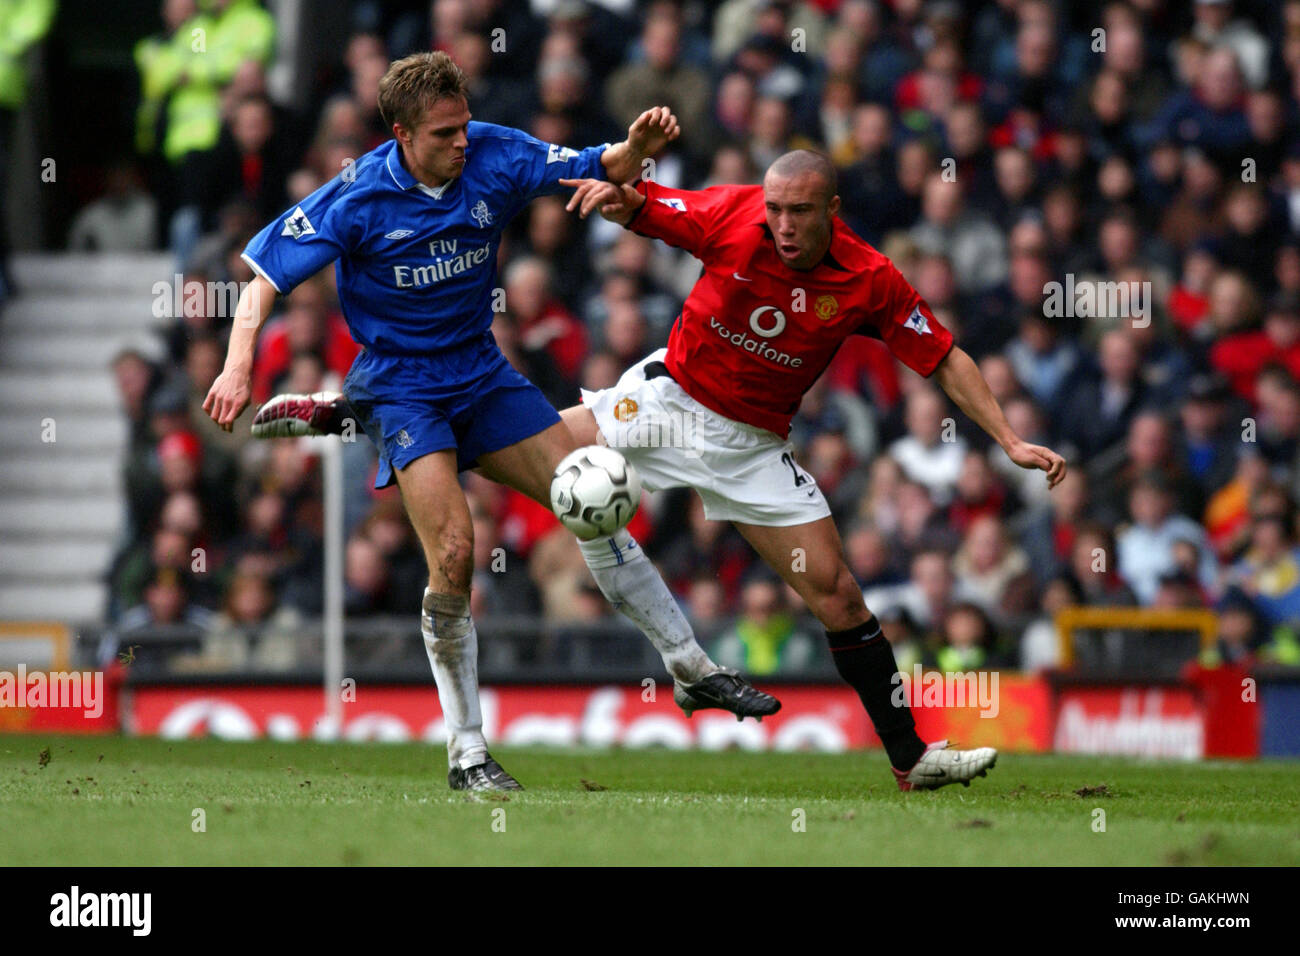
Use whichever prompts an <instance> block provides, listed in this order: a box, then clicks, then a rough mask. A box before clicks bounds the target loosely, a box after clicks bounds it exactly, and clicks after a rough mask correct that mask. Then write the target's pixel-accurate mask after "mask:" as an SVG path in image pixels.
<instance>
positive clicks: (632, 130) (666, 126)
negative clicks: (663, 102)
mask: <svg viewBox="0 0 1300 956" xmlns="http://www.w3.org/2000/svg"><path fill="white" fill-rule="evenodd" d="M680 135H682V128H681V127H680V126H679V125H678V124H677V117H676V116H674V115H673V111H672V110H670V109H669V108H668V107H666V106H655V107H653V108H651V109H648V110H646V111H645V112H644V113H642V114H641V115H640V116H638V117H637V118H636V120H635V121H633V123H632V125H631V126H629V127H628V128H627V144H628V145H629V146H631V147H632V149H634V150H636V152H637V153H638V154H640V155H641V156H643V157H644V156H653V155H654V154H655V153H657V152H659V150H661V149H663V148H664V147H665V146H667V145H668V144H669V143H671V142H672V141H673V140H675V139H676V138H677V137H678V136H680Z"/></svg>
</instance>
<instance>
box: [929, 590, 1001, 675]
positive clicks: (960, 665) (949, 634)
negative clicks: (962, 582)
mask: <svg viewBox="0 0 1300 956" xmlns="http://www.w3.org/2000/svg"><path fill="white" fill-rule="evenodd" d="M939 633H940V640H941V641H942V643H941V644H940V645H939V649H938V651H936V652H935V660H934V662H935V665H936V666H937V667H938V668H939V670H941V671H943V672H944V673H947V674H960V673H963V672H965V671H975V670H981V669H983V668H986V667H990V666H994V663H995V660H994V651H995V648H996V645H997V633H996V632H995V631H994V630H993V622H992V621H990V620H989V617H988V615H987V614H985V613H984V611H983V610H982V609H981V608H980V607H979V606H978V605H975V604H968V603H962V604H956V605H954V606H953V607H951V608H949V609H948V611H947V612H946V613H945V614H944V616H943V624H942V626H941V628H940V631H939Z"/></svg>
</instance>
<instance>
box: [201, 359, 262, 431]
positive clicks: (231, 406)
mask: <svg viewBox="0 0 1300 956" xmlns="http://www.w3.org/2000/svg"><path fill="white" fill-rule="evenodd" d="M251 397H252V388H251V387H250V385H249V375H248V372H247V371H244V370H242V369H238V368H235V369H226V370H225V371H223V372H222V373H221V374H220V375H218V376H217V380H216V381H215V382H213V383H212V388H210V389H208V397H207V398H205V399H204V400H203V410H204V411H205V412H207V413H208V414H209V415H210V416H211V417H212V420H213V421H214V422H216V423H217V424H218V425H220V426H221V427H222V428H223V429H225V430H226V431H230V430H231V429H232V428H234V427H235V419H236V418H238V417H239V415H240V413H241V412H242V411H243V410H244V409H245V408H247V407H248V400H249V399H250V398H251Z"/></svg>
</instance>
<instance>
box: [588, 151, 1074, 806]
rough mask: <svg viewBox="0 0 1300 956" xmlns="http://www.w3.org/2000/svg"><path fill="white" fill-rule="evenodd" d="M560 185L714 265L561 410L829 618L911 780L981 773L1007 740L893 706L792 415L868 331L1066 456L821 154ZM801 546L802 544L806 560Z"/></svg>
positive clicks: (1029, 449)
mask: <svg viewBox="0 0 1300 956" xmlns="http://www.w3.org/2000/svg"><path fill="white" fill-rule="evenodd" d="M562 184H563V185H568V186H573V187H575V188H576V192H575V193H574V195H573V197H572V198H571V199H570V201H569V209H570V210H574V209H577V210H578V211H579V213H580V214H581V215H582V216H584V217H585V216H587V215H588V214H590V213H591V212H592V211H595V210H598V211H599V212H600V214H601V215H602V216H604V217H605V218H606V219H608V220H610V221H612V222H617V223H619V224H621V225H623V226H624V227H626V228H629V229H631V230H633V231H634V232H637V233H640V234H641V235H644V236H650V237H652V238H656V239H662V240H663V241H664V242H667V243H669V244H671V245H674V246H677V247H679V248H682V249H685V250H686V251H687V252H689V253H691V254H692V255H693V256H695V257H696V258H697V259H699V260H700V261H701V262H702V263H703V264H704V272H703V274H702V275H701V276H700V278H699V280H698V281H697V282H696V283H695V287H694V288H693V289H692V290H691V293H690V296H689V297H688V298H687V300H686V304H685V306H684V307H683V308H682V314H681V316H680V317H679V318H678V319H677V322H676V323H675V324H674V325H673V328H672V332H671V334H670V336H669V339H668V348H667V349H666V350H661V351H660V352H658V353H655V354H654V355H651V356H649V357H648V358H647V359H645V360H644V361H642V362H640V363H638V364H637V365H635V366H633V367H632V368H631V369H630V370H628V372H627V373H625V374H624V375H623V377H622V378H621V379H620V380H619V381H618V383H617V384H616V385H615V386H614V387H613V388H610V389H605V390H603V391H600V392H584V393H583V404H582V405H581V406H578V407H576V408H573V409H569V410H567V411H566V412H565V413H564V420H565V422H566V423H567V424H568V426H569V428H570V429H571V430H572V431H573V432H574V437H575V439H576V440H577V442H578V444H580V445H586V444H592V443H595V442H596V441H597V440H599V439H602V438H603V439H604V440H606V441H607V442H608V443H609V444H610V445H612V446H613V447H616V448H618V449H619V450H620V451H621V452H623V454H624V455H625V456H626V457H627V458H628V460H629V461H631V462H632V464H633V465H634V466H635V467H636V468H637V470H638V471H639V472H640V473H641V477H642V480H643V482H644V484H645V485H646V486H647V487H650V488H660V487H672V486H680V485H689V486H691V487H694V488H696V490H697V491H698V492H699V493H700V496H701V497H702V498H703V499H704V505H705V513H706V515H707V516H708V517H710V518H713V519H716V520H730V521H732V522H733V523H734V524H735V526H736V528H737V529H738V530H739V531H740V533H741V534H742V535H744V537H745V538H746V539H747V540H748V541H749V543H750V544H751V545H752V546H753V547H754V549H755V550H756V551H758V553H759V554H760V555H761V556H762V557H763V559H764V561H766V562H767V564H768V565H769V566H770V567H771V568H773V569H774V570H775V571H776V572H777V573H779V574H780V575H781V577H782V578H783V579H785V581H786V582H788V583H789V584H790V586H791V587H793V588H794V589H795V590H796V591H797V592H798V593H799V595H800V596H801V597H802V598H803V599H804V601H805V602H806V603H807V605H808V607H809V609H810V610H811V611H812V612H813V613H814V614H815V615H816V616H817V618H818V619H819V620H820V621H821V623H822V624H823V625H824V626H825V628H826V637H827V640H828V641H829V643H830V648H831V651H832V652H833V657H834V659H835V664H836V667H837V668H838V670H839V672H840V674H841V676H842V677H843V678H844V679H845V680H846V681H847V682H848V683H849V684H851V685H852V686H853V687H854V689H855V690H856V691H857V692H858V695H859V696H860V697H861V699H862V703H863V705H864V707H865V708H866V710H867V713H868V715H869V716H870V718H871V721H872V723H873V724H874V726H875V729H876V733H877V734H878V735H879V736H880V739H881V741H882V742H883V743H884V745H885V749H886V751H887V752H888V754H889V759H890V762H891V764H892V765H893V769H894V775H895V777H896V779H897V781H898V785H899V787H900V788H902V789H903V790H911V789H915V788H933V787H939V786H943V785H945V784H948V783H955V782H961V783H966V784H969V781H970V780H971V778H972V777H975V776H982V775H983V774H984V773H985V772H986V771H987V770H988V768H989V767H991V766H993V763H994V761H995V760H996V759H997V753H996V751H994V750H993V749H992V748H989V747H982V748H979V749H976V750H955V749H948V748H947V742H946V741H940V742H938V743H932V744H930V745H929V746H927V745H926V744H925V742H924V741H922V740H921V738H920V737H919V736H918V735H917V733H916V727H915V723H914V721H913V720H912V715H911V712H910V711H909V710H908V708H907V706H906V703H905V702H903V703H902V705H901V706H896V705H895V702H894V700H893V697H894V696H901V695H893V694H892V692H893V691H894V689H895V687H896V686H897V685H896V683H895V682H896V679H897V678H896V674H897V670H898V668H897V666H896V665H895V662H894V654H893V650H892V649H891V648H890V646H889V643H888V641H886V640H885V638H884V636H883V634H882V633H881V630H880V625H879V624H878V623H877V621H876V618H875V616H874V615H873V614H872V613H871V611H870V610H869V609H868V608H867V607H866V605H865V603H864V602H863V599H862V589H861V588H860V587H859V586H858V584H857V582H856V581H855V580H854V578H853V575H852V573H851V572H850V571H849V568H848V565H847V563H846V562H845V558H844V550H843V546H842V545H841V543H840V537H839V533H838V531H837V530H836V528H835V523H834V521H833V519H832V518H831V517H830V508H829V506H828V505H827V503H826V500H825V498H824V497H823V495H822V493H821V491H820V489H819V488H817V485H816V482H815V481H814V479H813V477H812V476H811V475H810V474H808V473H807V472H805V471H803V469H801V468H800V467H799V466H798V464H797V462H795V460H794V457H793V448H792V447H791V445H790V444H789V441H788V438H789V434H790V419H791V417H792V416H793V415H794V413H795V412H796V410H797V409H798V408H799V402H800V400H801V398H802V397H803V394H804V393H805V392H806V391H807V390H808V389H809V388H810V387H811V386H812V384H813V383H814V382H815V381H816V380H817V378H818V377H819V376H820V375H821V374H822V372H823V371H825V369H826V366H827V365H828V364H830V361H831V358H832V357H833V356H834V355H835V351H836V350H837V349H838V348H839V346H840V343H842V342H843V341H844V340H845V339H846V338H848V337H849V336H850V335H871V336H875V337H877V338H879V339H881V340H882V341H883V342H884V343H885V345H886V346H887V347H888V348H889V350H890V352H892V353H893V354H894V355H895V356H896V357H897V358H898V359H899V360H901V361H902V362H903V364H905V365H907V366H908V367H909V368H911V369H912V370H913V371H915V372H918V373H919V374H921V375H924V376H926V377H933V378H934V379H935V380H936V381H937V382H938V384H939V386H940V387H941V388H943V390H944V391H945V392H946V393H947V394H948V395H949V396H950V397H951V398H952V399H953V401H954V402H956V404H957V406H958V407H959V408H961V410H962V411H963V412H965V413H966V414H967V415H969V416H970V417H971V418H972V419H973V420H974V421H975V422H976V423H977V424H979V425H980V427H982V428H983V429H984V430H985V431H986V432H988V433H989V435H991V436H992V437H993V438H994V439H995V440H996V441H997V442H998V444H999V445H1000V446H1001V447H1002V449H1003V450H1004V451H1005V452H1006V453H1007V455H1008V456H1010V458H1011V460H1012V461H1014V462H1015V463H1016V464H1018V465H1020V466H1021V467H1023V468H1038V469H1042V470H1043V471H1045V472H1046V473H1047V482H1048V485H1049V486H1055V485H1056V484H1057V483H1058V482H1059V481H1060V480H1061V478H1062V477H1063V476H1064V475H1065V461H1064V459H1062V458H1061V456H1060V455H1058V454H1057V453H1056V452H1054V451H1052V450H1051V449H1048V448H1043V447H1041V446H1038V445H1031V444H1029V443H1028V442H1025V441H1024V440H1022V439H1021V438H1020V437H1019V436H1018V435H1016V434H1015V432H1014V431H1012V429H1011V427H1010V425H1008V424H1007V420H1006V417H1005V416H1004V415H1003V414H1002V410H1001V408H999V407H998V403H997V401H996V400H995V399H994V397H993V395H992V393H991V392H990V391H989V388H988V385H987V383H986V382H985V381H984V379H983V377H982V376H981V375H980V373H979V370H978V368H977V367H976V365H975V363H974V361H972V359H971V358H970V356H968V355H967V354H966V353H965V352H964V351H962V350H961V349H960V348H958V347H957V346H956V345H955V344H954V343H953V337H952V334H951V333H950V332H949V331H948V330H947V329H945V328H944V327H943V326H942V325H941V324H940V323H939V322H938V321H937V320H936V319H935V317H934V314H933V313H932V312H931V311H930V307H929V306H928V305H926V303H925V301H924V300H922V298H921V297H920V295H918V294H917V292H916V290H915V289H913V288H912V287H911V285H910V284H908V282H907V280H905V279H904V278H903V277H902V275H901V274H900V273H899V271H898V270H897V269H896V268H895V267H894V265H893V263H891V262H890V261H889V260H888V259H887V258H885V257H884V256H883V255H881V254H880V253H879V252H877V251H876V250H875V249H873V248H872V247H871V246H869V245H868V244H867V243H866V242H864V241H863V240H862V239H860V238H859V237H858V236H857V235H855V234H854V233H853V232H852V231H851V230H850V229H849V228H848V227H847V226H846V225H845V224H844V223H843V221H841V220H840V219H839V218H838V217H837V215H836V213H837V212H838V211H839V207H840V199H839V196H837V195H836V175H835V167H834V166H833V165H832V164H831V162H830V161H829V160H828V159H826V157H824V156H822V155H820V154H818V153H814V152H811V151H807V150H799V151H796V152H793V153H787V154H785V155H784V156H782V157H780V158H779V159H777V160H776V162H774V163H773V164H772V166H771V167H770V168H769V169H768V171H767V174H766V176H765V177H764V180H763V185H762V186H761V187H760V186H715V187H712V188H710V189H705V190H701V191H686V190H678V189H667V188H665V187H663V186H659V185H657V184H655V183H653V182H642V183H639V184H638V185H637V187H636V188H633V187H631V186H626V185H624V186H619V185H615V184H612V183H608V182H600V181H596V180H570V181H565V182H563V183H562ZM643 418H648V419H650V421H652V422H658V423H660V424H661V425H663V424H667V425H668V426H670V427H671V428H675V429H676V434H679V435H680V436H681V437H682V438H683V439H684V440H683V441H680V442H675V443H674V442H667V443H665V442H663V441H662V440H661V439H662V437H663V434H664V430H663V428H662V427H661V428H660V429H659V430H658V431H654V430H653V429H647V427H646V425H645V424H644V423H642V422H641V419H643ZM686 422H690V423H691V424H690V426H689V427H686V424H685V423H686ZM647 435H653V436H654V438H655V439H660V440H658V441H655V440H651V441H646V440H645V438H646V437H647ZM674 445H676V446H679V447H673V446H674ZM794 554H802V555H803V556H804V559H805V563H804V565H803V566H802V567H801V569H800V570H795V567H796V565H795V562H793V561H792V560H791V555H794Z"/></svg>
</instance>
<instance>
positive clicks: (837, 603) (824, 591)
mask: <svg viewBox="0 0 1300 956" xmlns="http://www.w3.org/2000/svg"><path fill="white" fill-rule="evenodd" d="M735 525H736V528H737V530H739V531H740V533H741V534H742V535H744V536H745V539H746V540H747V541H749V543H750V544H751V545H752V546H753V547H754V550H755V551H757V552H758V553H759V555H760V556H761V557H762V558H763V560H764V561H766V562H767V564H768V565H769V566H770V567H771V568H772V569H773V570H775V571H776V572H777V573H778V574H780V575H781V577H782V578H783V579H784V580H785V581H786V582H787V583H789V584H790V586H791V587H793V588H794V589H795V591H797V592H798V593H799V596H800V597H802V598H803V599H804V602H805V603H806V604H807V605H808V609H809V610H810V611H812V612H813V614H814V615H816V616H817V619H818V620H819V621H821V623H822V625H823V626H824V627H825V628H826V640H827V642H828V643H829V644H830V649H831V656H832V657H833V658H834V660H835V667H836V670H838V671H839V672H840V676H841V677H843V678H844V680H845V681H847V682H848V683H849V684H850V685H852V687H853V689H854V690H856V691H857V692H858V696H859V697H860V698H861V699H862V706H863V707H865V708H866V711H867V715H868V716H869V717H870V718H871V723H872V725H873V726H874V727H875V729H876V734H877V735H878V736H879V737H880V740H881V742H882V743H883V744H884V745H885V752H886V753H887V754H888V755H889V762H890V764H892V766H893V769H894V776H895V778H896V779H897V780H898V785H899V787H900V789H903V790H912V789H932V788H935V787H941V786H943V785H944V784H948V783H958V782H960V783H963V784H966V785H968V786H969V784H970V780H971V778H973V777H976V776H983V775H984V774H985V773H987V772H988V769H989V768H990V767H992V766H993V764H994V762H995V761H996V760H997V751H995V750H993V749H992V748H991V747H981V748H978V749H976V750H949V749H947V741H940V742H938V743H934V744H930V745H929V746H926V744H925V742H924V741H922V740H921V738H920V737H919V736H918V735H917V733H916V722H915V721H914V720H913V719H912V712H911V710H910V709H909V708H908V706H907V702H906V700H903V699H900V697H901V695H897V694H895V693H894V690H895V688H896V687H897V683H896V682H897V680H898V677H897V674H898V665H897V663H895V661H894V650H893V648H892V647H890V645H889V641H887V640H886V639H885V636H884V634H883V633H882V632H881V630H880V624H879V623H878V622H877V621H876V617H875V615H874V614H872V613H871V611H870V610H869V609H868V608H867V606H866V603H865V602H864V601H863V600H862V589H861V588H860V587H859V586H858V583H857V581H855V580H854V578H853V573H852V572H851V571H850V570H849V567H848V564H847V563H846V562H845V560H844V548H843V545H842V544H841V542H840V535H839V531H838V530H837V529H836V527H835V522H834V520H833V519H832V518H829V517H827V518H821V519H819V520H817V521H810V522H807V523H806V524H798V525H787V526H783V527H771V526H764V525H755V524H745V523H743V522H739V521H737V522H735ZM796 556H798V557H799V559H800V560H795V557H796Z"/></svg>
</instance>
